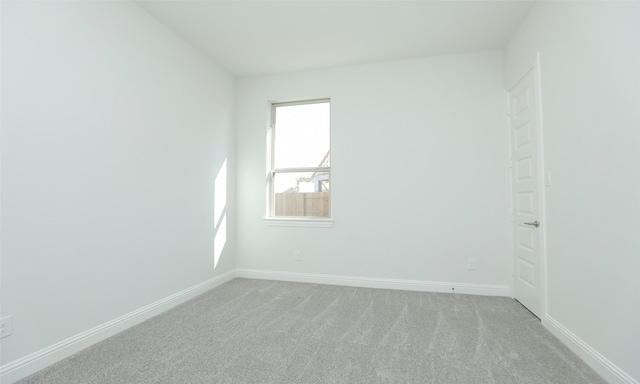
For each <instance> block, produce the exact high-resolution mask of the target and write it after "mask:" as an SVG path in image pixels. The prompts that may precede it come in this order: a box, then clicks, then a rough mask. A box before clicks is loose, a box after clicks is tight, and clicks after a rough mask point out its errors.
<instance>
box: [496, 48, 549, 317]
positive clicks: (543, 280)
mask: <svg viewBox="0 0 640 384" xmlns="http://www.w3.org/2000/svg"><path fill="white" fill-rule="evenodd" d="M531 62H532V64H531V65H528V66H527V67H526V68H524V70H522V71H521V72H520V73H519V76H518V77H517V78H516V79H515V80H513V81H512V82H511V83H509V84H507V87H506V91H507V138H506V141H507V150H506V157H507V159H506V161H507V172H506V173H507V207H508V212H509V214H508V216H507V224H508V225H507V227H508V229H509V230H508V232H509V233H508V247H509V253H508V254H509V273H510V274H511V278H510V279H509V291H510V296H511V298H513V299H515V279H516V273H515V252H514V242H513V234H514V229H515V226H516V223H515V220H514V211H513V170H512V167H513V156H512V149H513V148H512V145H513V142H512V141H511V139H512V137H511V128H512V127H511V98H510V95H511V91H512V90H513V88H514V87H515V86H516V85H517V84H518V83H519V82H520V81H521V80H522V79H524V78H525V77H526V76H527V75H528V74H529V73H530V72H532V73H533V88H534V97H535V98H536V104H537V111H536V118H537V120H538V127H537V128H538V129H537V130H536V136H537V140H538V145H537V148H536V156H538V167H537V170H536V171H537V172H538V206H539V207H540V208H539V209H540V212H539V217H540V218H539V220H540V222H541V225H540V227H539V231H540V233H539V235H540V237H539V241H540V244H539V248H540V263H539V271H538V272H539V274H540V312H541V313H540V320H541V322H545V319H546V316H547V313H548V311H547V301H548V300H547V292H548V289H547V229H546V228H547V219H546V211H547V209H546V198H545V189H546V181H545V180H546V178H545V161H544V160H545V159H544V140H543V137H544V136H543V121H542V92H541V81H540V77H541V76H540V53H539V52H536V55H535V57H534V58H533V60H532V61H530V63H531Z"/></svg>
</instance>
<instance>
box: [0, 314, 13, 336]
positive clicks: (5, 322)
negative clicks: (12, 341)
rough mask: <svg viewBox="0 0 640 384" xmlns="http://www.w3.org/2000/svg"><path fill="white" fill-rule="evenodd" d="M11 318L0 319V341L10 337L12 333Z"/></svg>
mask: <svg viewBox="0 0 640 384" xmlns="http://www.w3.org/2000/svg"><path fill="white" fill-rule="evenodd" d="M12 323H13V316H7V317H3V318H2V319H0V339H2V338H3V337H7V336H11V333H12V332H13V325H12Z"/></svg>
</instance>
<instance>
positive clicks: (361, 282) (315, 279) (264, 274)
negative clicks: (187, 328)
mask: <svg viewBox="0 0 640 384" xmlns="http://www.w3.org/2000/svg"><path fill="white" fill-rule="evenodd" d="M236 277H245V278H248V279H263V280H280V281H291V282H297V283H313V284H329V285H346V286H349V287H362V288H383V289H399V290H404V291H422V292H448V293H465V294H471V295H483V296H506V297H510V292H509V286H508V285H488V284H467V283H449V282H437V281H423V280H403V279H384V278H373V277H357V276H339V275H321V274H315V273H297V272H278V271H265V270H258V269H242V268H239V269H236Z"/></svg>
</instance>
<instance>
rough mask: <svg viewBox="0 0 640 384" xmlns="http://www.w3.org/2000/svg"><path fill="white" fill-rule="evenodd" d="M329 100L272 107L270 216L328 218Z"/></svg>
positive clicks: (329, 164) (329, 193)
mask: <svg viewBox="0 0 640 384" xmlns="http://www.w3.org/2000/svg"><path fill="white" fill-rule="evenodd" d="M330 127H331V124H330V103H329V100H328V99H323V100H311V101H301V102H292V103H279V104H272V110H271V139H270V140H269V141H270V143H269V145H270V148H271V151H270V159H269V160H270V162H271V167H270V168H271V169H270V172H269V174H270V179H269V215H268V216H269V217H271V218H316V219H317V218H329V217H330V212H331V187H330V186H331V147H330V131H331V129H330Z"/></svg>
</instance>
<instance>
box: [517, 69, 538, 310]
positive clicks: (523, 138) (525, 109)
mask: <svg viewBox="0 0 640 384" xmlns="http://www.w3.org/2000/svg"><path fill="white" fill-rule="evenodd" d="M509 101H510V106H511V114H510V116H511V117H510V118H511V158H512V164H511V168H512V179H511V180H512V183H513V185H512V187H513V188H512V191H513V216H512V217H513V240H514V241H513V246H514V252H513V253H514V296H515V299H516V300H518V301H519V302H520V303H522V304H523V305H524V306H525V307H527V309H529V310H530V311H531V312H532V313H533V314H534V315H536V316H538V317H541V316H542V311H541V308H542V304H541V302H542V289H541V283H542V278H541V271H542V268H541V260H540V255H541V252H540V226H541V225H543V224H544V223H540V221H541V212H540V209H541V203H540V193H541V186H540V182H541V177H540V171H539V167H538V166H539V161H540V159H539V158H538V157H539V155H538V131H539V125H540V124H539V121H538V120H539V119H538V116H539V115H538V108H539V106H538V100H537V98H536V89H535V77H534V71H533V70H531V71H530V72H529V73H528V74H527V75H526V76H525V77H524V78H522V80H520V81H519V82H518V84H516V86H515V87H513V89H512V90H511V91H510V93H509Z"/></svg>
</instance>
